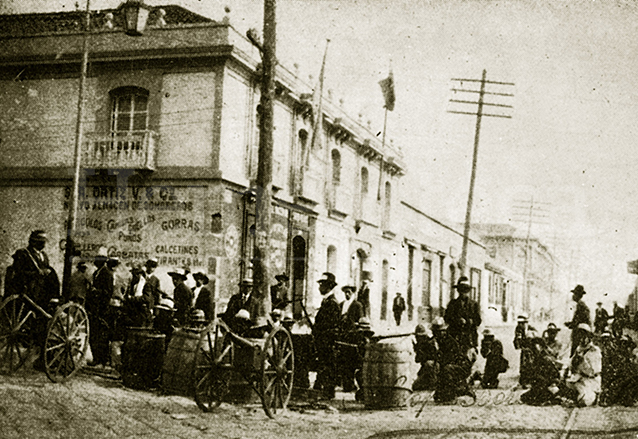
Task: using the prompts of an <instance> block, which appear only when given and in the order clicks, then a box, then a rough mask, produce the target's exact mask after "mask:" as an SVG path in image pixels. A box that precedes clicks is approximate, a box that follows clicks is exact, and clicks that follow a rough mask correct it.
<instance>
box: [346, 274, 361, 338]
mask: <svg viewBox="0 0 638 439" xmlns="http://www.w3.org/2000/svg"><path fill="white" fill-rule="evenodd" d="M355 290H356V288H355V286H354V285H346V286H344V287H341V291H343V294H344V296H345V297H346V300H345V301H344V302H343V303H342V304H341V315H342V316H343V317H342V319H343V320H342V330H343V332H344V334H346V333H348V332H352V331H355V330H356V329H357V323H359V320H361V317H363V315H364V313H363V305H362V304H361V302H359V301H358V300H357V295H356V293H355Z"/></svg>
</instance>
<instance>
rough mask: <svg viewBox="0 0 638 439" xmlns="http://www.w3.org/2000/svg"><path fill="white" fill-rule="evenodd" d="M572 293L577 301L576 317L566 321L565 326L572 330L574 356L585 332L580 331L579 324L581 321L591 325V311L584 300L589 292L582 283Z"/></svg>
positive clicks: (573, 298)
mask: <svg viewBox="0 0 638 439" xmlns="http://www.w3.org/2000/svg"><path fill="white" fill-rule="evenodd" d="M571 293H572V300H573V301H574V302H576V309H575V310H574V317H573V318H572V320H571V322H565V326H567V327H568V328H569V329H571V330H572V337H571V341H572V348H571V356H572V357H573V356H574V353H575V352H576V348H577V347H578V345H579V344H580V338H581V336H582V334H583V332H582V331H578V325H580V324H581V323H585V324H586V325H588V326H590V327H591V316H590V313H589V307H588V306H587V305H586V304H585V302H583V296H584V295H585V294H587V292H586V291H585V288H584V287H583V286H582V285H576V287H574V289H573V290H571Z"/></svg>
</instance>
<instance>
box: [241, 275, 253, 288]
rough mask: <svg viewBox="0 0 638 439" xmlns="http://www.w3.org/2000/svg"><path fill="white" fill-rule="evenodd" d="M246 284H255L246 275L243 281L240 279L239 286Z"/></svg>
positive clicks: (250, 285)
mask: <svg viewBox="0 0 638 439" xmlns="http://www.w3.org/2000/svg"><path fill="white" fill-rule="evenodd" d="M244 285H245V286H249V287H252V286H253V280H252V279H249V278H247V277H246V278H244V279H242V280H241V281H239V286H240V287H241V286H244Z"/></svg>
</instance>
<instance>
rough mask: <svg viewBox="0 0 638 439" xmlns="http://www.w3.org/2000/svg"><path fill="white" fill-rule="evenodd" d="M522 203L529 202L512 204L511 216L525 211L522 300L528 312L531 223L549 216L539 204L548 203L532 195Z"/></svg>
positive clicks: (531, 256)
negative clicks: (537, 199) (525, 204)
mask: <svg viewBox="0 0 638 439" xmlns="http://www.w3.org/2000/svg"><path fill="white" fill-rule="evenodd" d="M524 203H529V204H528V205H527V206H521V205H520V204H519V205H515V206H514V212H513V215H512V216H513V217H516V216H517V215H518V216H520V215H521V214H522V211H523V210H524V211H525V212H526V214H525V216H526V221H525V222H526V223H527V235H526V237H525V260H524V262H523V300H524V307H523V308H524V310H525V312H528V313H529V312H530V311H532V310H531V309H530V303H531V302H530V291H529V282H528V280H527V278H528V277H529V272H530V266H531V265H532V261H533V251H532V249H531V248H530V239H531V236H532V224H536V223H538V221H536V220H537V219H539V218H548V217H549V215H547V210H546V209H543V208H542V207H541V206H539V205H541V204H545V205H548V204H550V203H543V202H539V201H534V196H532V198H531V199H530V201H529V202H524ZM517 210H518V211H517ZM515 220H516V219H515ZM541 223H542V224H547V223H546V222H541ZM552 270H553V263H552ZM551 288H553V286H550V298H549V299H550V304H551Z"/></svg>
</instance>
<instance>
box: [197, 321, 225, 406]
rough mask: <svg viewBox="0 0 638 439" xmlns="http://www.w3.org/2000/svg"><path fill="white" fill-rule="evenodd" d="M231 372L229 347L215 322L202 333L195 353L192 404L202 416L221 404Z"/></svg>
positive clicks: (222, 332)
mask: <svg viewBox="0 0 638 439" xmlns="http://www.w3.org/2000/svg"><path fill="white" fill-rule="evenodd" d="M232 368H233V344H232V341H231V340H230V337H229V336H228V329H227V327H226V325H225V324H223V323H221V322H220V321H218V320H215V321H214V322H212V323H211V324H210V325H208V327H207V328H206V329H204V330H203V331H202V333H201V335H200V338H199V344H198V346H197V351H196V352H195V374H194V378H195V402H196V403H197V406H198V407H199V408H200V409H202V410H203V411H205V412H211V411H213V410H214V409H216V408H217V407H219V405H220V404H221V403H222V400H223V399H224V396H225V395H226V394H227V393H228V390H229V383H230V377H231V371H232Z"/></svg>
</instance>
